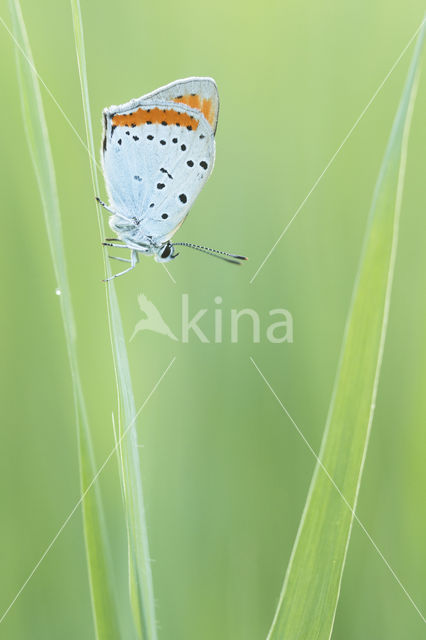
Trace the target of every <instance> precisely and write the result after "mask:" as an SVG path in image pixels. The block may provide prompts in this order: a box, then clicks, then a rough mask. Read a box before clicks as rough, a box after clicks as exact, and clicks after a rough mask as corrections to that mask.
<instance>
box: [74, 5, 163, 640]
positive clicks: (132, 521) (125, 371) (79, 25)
mask: <svg viewBox="0 0 426 640" xmlns="http://www.w3.org/2000/svg"><path fill="white" fill-rule="evenodd" d="M71 7H72V14H73V20H74V36H75V45H76V52H77V60H78V67H79V73H80V86H81V94H82V100H83V110H84V119H85V124H86V135H87V145H88V149H89V158H90V169H91V174H92V183H93V189H94V194H93V195H99V193H100V191H99V184H98V178H97V173H96V160H95V145H94V141H93V130H92V120H91V113H90V101H89V90H88V81H87V70H86V54H85V48H84V34H83V22H82V16H81V10H80V2H79V0H71ZM98 220H99V228H100V234H101V238H102V239H103V238H104V237H105V233H104V228H103V220H102V218H101V217H100V216H99V211H98ZM105 269H106V273H107V275H111V270H110V267H109V264H108V263H105ZM107 286H108V289H107V299H108V308H109V319H110V334H111V343H112V348H113V357H114V365H115V374H116V379H117V389H118V394H119V406H120V416H119V429H118V433H119V436H118V444H119V461H120V465H121V474H122V486H123V496H124V505H125V512H126V524H127V534H128V545H129V576H130V599H131V604H132V611H133V616H134V621H135V626H136V630H137V633H138V635H139V637H140V638H143V639H144V640H156V638H157V627H156V620H155V602H154V592H153V586H152V575H151V565H150V557H149V548H148V536H147V527H146V522H145V508H144V501H143V493H142V478H141V469H140V450H139V449H138V446H137V434H136V407H135V400H134V396H133V388H132V380H131V377H130V368H129V362H128V357H127V351H126V342H125V339H124V332H123V325H122V321H121V315H120V310H119V306H118V300H117V295H116V292H115V286H114V282H113V281H112V282H110V283H108V285H107Z"/></svg>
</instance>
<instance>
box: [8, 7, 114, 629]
mask: <svg viewBox="0 0 426 640" xmlns="http://www.w3.org/2000/svg"><path fill="white" fill-rule="evenodd" d="M9 7H10V12H11V16H12V22H13V33H14V36H15V38H16V40H17V42H18V43H19V45H20V46H21V47H22V49H23V51H24V52H25V57H26V59H25V58H24V56H23V54H22V53H21V52H20V51H18V49H16V61H17V71H18V79H19V86H20V92H21V102H22V111H23V120H24V125H25V131H26V135H27V140H28V144H29V148H30V152H31V158H32V162H33V165H34V171H35V173H36V177H37V182H38V187H39V190H40V196H41V200H42V204H43V211H44V217H45V223H46V229H47V234H48V238H49V245H50V252H51V257H52V262H53V267H54V272H55V277H56V282H57V285H58V289H59V292H60V296H59V302H60V306H61V313H62V321H63V325H64V331H65V340H66V346H67V353H68V359H69V363H70V369H71V377H72V386H73V396H74V404H75V412H76V423H77V437H78V452H79V467H80V485H81V492H82V494H83V493H84V492H85V491H86V488H87V487H88V485H89V484H90V482H91V480H92V478H93V477H94V475H95V473H96V465H95V460H94V454H93V446H92V439H91V433H90V427H89V421H88V416H87V411H86V405H85V401H84V395H83V390H82V385H81V378H80V373H79V367H78V361H77V350H76V330H75V322H74V313H73V308H72V302H71V293H70V287H69V283H68V277H67V269H66V262H65V251H64V245H63V239H62V229H61V214H60V208H59V198H58V193H57V187H56V178H55V169H54V163H53V158H52V152H51V147H50V142H49V135H48V129H47V124H46V118H45V115H44V110H43V104H42V100H41V94H40V87H39V83H38V78H37V75H36V73H35V72H34V63H33V58H32V53H31V48H30V43H29V40H28V35H27V31H26V28H25V23H24V19H23V15H22V11H21V7H20V4H19V0H10V1H9ZM52 293H53V292H52ZM82 510H83V524H84V536H85V545H86V555H87V562H88V571H89V583H90V593H91V599H92V606H93V613H94V623H95V632H96V637H97V638H99V640H118V639H119V638H120V633H119V625H118V615H117V609H116V604H115V602H116V598H115V591H114V578H113V575H112V570H111V565H110V557H109V545H108V540H107V535H106V529H105V524H104V516H103V508H102V502H101V496H100V490H99V487H98V486H97V485H95V486H94V487H93V488H92V490H91V491H89V492H88V493H87V495H86V496H85V498H84V500H83V502H82Z"/></svg>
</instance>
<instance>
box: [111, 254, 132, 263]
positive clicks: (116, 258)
mask: <svg viewBox="0 0 426 640" xmlns="http://www.w3.org/2000/svg"><path fill="white" fill-rule="evenodd" d="M108 258H111V260H120V262H130V263H131V262H132V261H131V260H129V259H128V258H119V257H118V256H110V255H108Z"/></svg>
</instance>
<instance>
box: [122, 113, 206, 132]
mask: <svg viewBox="0 0 426 640" xmlns="http://www.w3.org/2000/svg"><path fill="white" fill-rule="evenodd" d="M112 124H113V125H114V126H115V127H132V126H133V127H137V126H139V125H141V124H148V125H149V124H163V125H169V124H174V125H178V126H180V127H187V128H188V129H192V130H193V131H195V130H196V129H197V128H198V120H197V119H196V118H194V116H190V115H188V114H187V113H179V111H175V110H174V109H157V108H155V109H138V110H137V111H133V113H124V114H116V115H115V116H113V118H112Z"/></svg>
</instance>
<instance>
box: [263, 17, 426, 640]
mask: <svg viewBox="0 0 426 640" xmlns="http://www.w3.org/2000/svg"><path fill="white" fill-rule="evenodd" d="M423 35H424V26H423V27H422V29H421V32H420V35H419V38H418V41H417V45H416V49H415V52H414V56H413V60H412V63H411V66H410V69H409V72H408V76H407V80H406V85H405V88H404V91H403V94H402V99H401V102H400V105H399V108H398V111H397V114H396V118H395V121H394V124H393V127H392V131H391V135H390V139H389V142H388V146H387V149H386V152H385V155H384V159H383V162H382V166H381V170H380V174H379V178H378V181H377V184H376V188H375V192H374V196H373V202H372V206H371V210H370V216H369V220H368V225H367V231H366V237H365V241H364V248H363V252H362V256H361V261H360V265H359V270H358V276H357V279H356V283H355V288H354V292H353V297H352V303H351V308H350V312H349V315H348V320H347V324H346V330H345V336H344V340H343V347H342V353H341V358H340V364H339V368H338V372H337V376H336V381H335V385H334V391H333V396H332V400H331V405H330V410H329V415H328V419H327V423H326V428H325V431H324V436H323V441H322V445H321V450H320V454H319V460H318V463H317V465H316V468H315V471H314V475H313V478H312V482H311V486H310V489H309V493H308V497H307V501H306V504H305V508H304V512H303V515H302V519H301V522H300V525H299V530H298V533H297V537H296V541H295V544H294V547H293V551H292V554H291V558H290V562H289V565H288V569H287V573H286V576H285V580H284V584H283V588H282V592H281V595H280V599H279V604H278V608H277V611H276V614H275V617H274V620H273V623H272V627H271V629H270V632H269V634H268V640H297V639H300V640H302V639H303V640H304V639H306V640H308V639H311V638H312V639H314V638H315V640H328V639H329V638H330V636H331V633H332V630H333V624H334V618H335V614H336V608H337V604H338V600H339V594H340V587H341V581H342V575H343V570H344V566H345V560H346V554H347V550H348V545H349V541H350V535H351V530H352V524H353V520H354V512H355V509H356V505H357V500H358V494H359V489H360V484H361V478H362V471H363V467H364V462H365V457H366V453H367V447H368V440H369V435H370V429H371V424H372V420H373V414H374V407H375V402H376V395H377V387H378V381H379V374H380V368H381V363H382V356H383V350H384V343H385V337H386V328H387V321H388V316H389V306H390V298H391V290H392V281H393V274H394V268H395V259H396V249H397V242H398V225H399V217H400V211H401V201H402V191H403V184H404V175H405V166H406V156H407V144H408V134H409V129H410V123H411V116H412V111H413V107H414V102H415V95H416V88H417V81H418V70H419V60H420V53H421V51H422V46H423ZM394 577H395V575H394ZM406 595H407V594H406ZM410 600H411V598H410ZM411 603H412V604H413V605H414V606H415V603H414V602H413V601H412V600H411ZM415 607H416V606H415ZM416 608H417V607H416Z"/></svg>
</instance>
